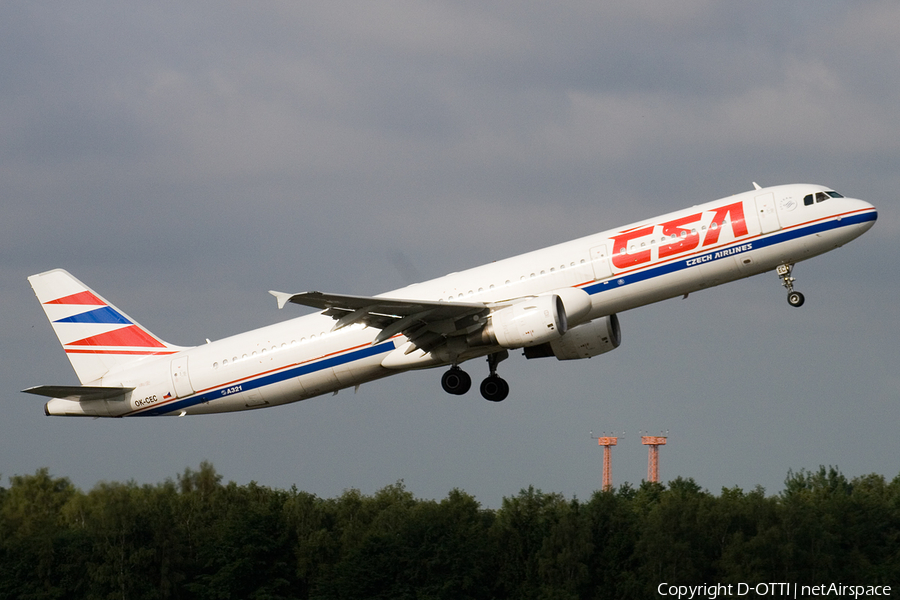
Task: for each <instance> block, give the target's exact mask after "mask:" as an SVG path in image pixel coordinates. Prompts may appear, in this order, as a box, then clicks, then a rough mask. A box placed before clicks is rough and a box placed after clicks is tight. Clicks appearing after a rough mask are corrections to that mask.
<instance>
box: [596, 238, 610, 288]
mask: <svg viewBox="0 0 900 600" xmlns="http://www.w3.org/2000/svg"><path fill="white" fill-rule="evenodd" d="M591 264H592V265H593V266H594V279H596V280H601V279H606V278H608V277H612V267H610V266H609V252H608V251H607V249H606V244H600V245H599V246H594V247H593V248H591Z"/></svg>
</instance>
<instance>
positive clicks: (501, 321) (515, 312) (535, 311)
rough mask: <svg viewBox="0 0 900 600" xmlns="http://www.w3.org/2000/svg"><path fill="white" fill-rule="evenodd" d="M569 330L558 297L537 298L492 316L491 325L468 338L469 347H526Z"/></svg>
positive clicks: (508, 307) (561, 302) (563, 309)
mask: <svg viewBox="0 0 900 600" xmlns="http://www.w3.org/2000/svg"><path fill="white" fill-rule="evenodd" d="M567 329H568V321H567V319H566V309H565V306H564V305H563V301H562V299H561V298H560V297H559V296H557V295H556V294H550V295H547V296H537V297H536V298H528V299H525V300H523V301H521V302H517V303H515V304H513V305H512V306H507V307H505V308H501V309H500V310H498V311H495V312H493V313H491V319H490V322H488V324H487V325H485V326H484V327H483V328H482V329H480V330H478V331H476V332H474V333H472V334H470V335H469V337H468V338H467V341H468V343H469V345H472V346H479V345H491V346H494V345H496V346H502V347H503V348H522V347H525V348H527V347H529V346H537V345H540V344H545V343H548V342H551V341H553V340H556V339H559V338H560V337H561V336H562V335H563V334H565V333H566V330H567Z"/></svg>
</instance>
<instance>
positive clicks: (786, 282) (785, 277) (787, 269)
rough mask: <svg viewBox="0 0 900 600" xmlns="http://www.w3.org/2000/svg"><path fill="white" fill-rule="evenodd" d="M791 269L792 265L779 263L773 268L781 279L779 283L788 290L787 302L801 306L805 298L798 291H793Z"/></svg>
mask: <svg viewBox="0 0 900 600" xmlns="http://www.w3.org/2000/svg"><path fill="white" fill-rule="evenodd" d="M793 270H794V265H781V266H779V267H778V268H777V269H775V272H776V273H778V277H779V278H780V279H781V285H783V286H784V287H785V288H786V289H787V291H788V297H787V300H788V304H790V305H791V306H803V302H804V301H805V300H806V298H804V297H803V294H801V293H800V292H795V291H794V278H793V277H792V276H791V272H792V271H793Z"/></svg>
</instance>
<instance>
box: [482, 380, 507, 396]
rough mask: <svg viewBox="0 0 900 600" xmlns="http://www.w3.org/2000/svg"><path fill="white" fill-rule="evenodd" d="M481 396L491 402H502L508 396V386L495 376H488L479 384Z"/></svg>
mask: <svg viewBox="0 0 900 600" xmlns="http://www.w3.org/2000/svg"><path fill="white" fill-rule="evenodd" d="M481 395H482V396H484V399H485V400H489V401H491V402H502V401H503V400H506V397H507V396H509V384H508V383H506V380H505V379H503V378H501V377H498V376H497V375H488V376H487V377H486V378H485V380H484V381H482V382H481Z"/></svg>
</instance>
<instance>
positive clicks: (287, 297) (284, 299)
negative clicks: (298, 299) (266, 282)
mask: <svg viewBox="0 0 900 600" xmlns="http://www.w3.org/2000/svg"><path fill="white" fill-rule="evenodd" d="M269 293H270V294H272V295H273V296H275V300H277V301H278V310H281V309H282V308H284V305H285V304H287V303H288V302H290V301H291V298H293V297H294V295H295V294H288V293H287V292H276V291H275V290H269Z"/></svg>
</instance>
